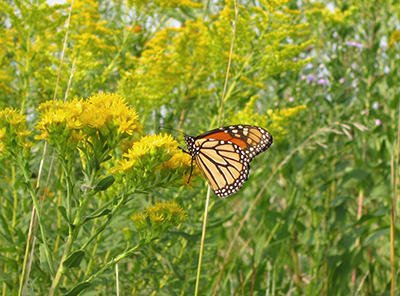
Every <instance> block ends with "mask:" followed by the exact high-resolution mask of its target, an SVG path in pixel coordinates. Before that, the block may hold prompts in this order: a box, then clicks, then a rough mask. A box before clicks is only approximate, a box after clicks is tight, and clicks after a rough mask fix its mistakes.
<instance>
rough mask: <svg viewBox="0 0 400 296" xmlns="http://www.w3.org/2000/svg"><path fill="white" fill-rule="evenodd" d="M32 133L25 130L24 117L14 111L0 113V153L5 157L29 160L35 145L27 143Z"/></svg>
mask: <svg viewBox="0 0 400 296" xmlns="http://www.w3.org/2000/svg"><path fill="white" fill-rule="evenodd" d="M31 134H32V132H31V131H29V130H27V126H26V116H24V115H22V114H21V113H20V111H18V110H16V109H10V108H6V109H4V110H2V111H0V148H1V149H0V153H1V154H3V155H5V156H6V157H11V158H13V159H15V158H18V159H19V160H21V159H22V158H24V159H29V156H30V151H31V148H32V147H33V146H34V145H35V143H33V142H30V141H27V137H28V136H29V135H31Z"/></svg>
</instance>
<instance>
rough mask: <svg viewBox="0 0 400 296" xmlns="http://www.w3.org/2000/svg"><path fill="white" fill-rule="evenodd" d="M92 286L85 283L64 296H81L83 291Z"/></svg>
mask: <svg viewBox="0 0 400 296" xmlns="http://www.w3.org/2000/svg"><path fill="white" fill-rule="evenodd" d="M91 285H92V284H91V283H88V282H83V283H80V284H77V285H76V286H75V287H73V288H72V289H71V290H70V291H69V292H68V293H65V294H64V295H63V296H76V295H79V293H80V292H82V291H83V290H85V289H87V288H89V287H90V286H91Z"/></svg>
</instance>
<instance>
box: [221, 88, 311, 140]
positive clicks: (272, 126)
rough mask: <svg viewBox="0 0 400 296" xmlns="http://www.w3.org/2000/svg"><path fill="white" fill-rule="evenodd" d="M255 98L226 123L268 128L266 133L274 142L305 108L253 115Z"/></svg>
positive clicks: (281, 137)
mask: <svg viewBox="0 0 400 296" xmlns="http://www.w3.org/2000/svg"><path fill="white" fill-rule="evenodd" d="M257 98H258V95H256V96H253V97H251V98H250V101H249V102H247V104H246V106H245V108H244V109H243V110H240V111H238V112H237V113H235V114H234V115H232V116H231V117H230V118H229V119H228V121H229V123H230V124H242V123H243V122H246V123H248V124H253V125H258V126H262V127H268V131H269V132H270V133H271V134H273V135H274V141H280V140H282V139H283V136H284V135H285V134H286V133H287V130H286V129H285V128H286V127H287V126H288V125H289V124H290V122H291V119H292V118H293V117H295V116H296V115H297V114H298V113H299V112H300V111H301V110H304V109H306V108H307V107H306V106H304V105H301V106H297V107H294V108H285V109H277V110H268V111H267V114H268V115H261V114H259V113H254V109H255V103H256V101H257Z"/></svg>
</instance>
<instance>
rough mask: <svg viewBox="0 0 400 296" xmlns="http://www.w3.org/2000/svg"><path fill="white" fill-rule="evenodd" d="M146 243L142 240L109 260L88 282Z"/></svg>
mask: <svg viewBox="0 0 400 296" xmlns="http://www.w3.org/2000/svg"><path fill="white" fill-rule="evenodd" d="M144 245H146V244H145V243H144V242H141V243H139V244H138V245H136V246H135V247H133V248H132V249H130V250H128V251H126V252H124V253H122V254H120V255H118V256H117V257H115V258H114V259H112V260H111V261H109V262H107V263H106V264H105V265H104V266H103V267H102V268H101V269H100V270H99V271H98V272H96V273H95V274H94V275H92V276H91V277H89V278H88V279H87V281H86V282H91V281H93V280H94V279H95V278H97V277H98V276H100V275H102V274H103V273H104V272H105V271H107V270H108V269H109V268H110V267H112V266H114V265H115V264H117V263H118V262H119V261H121V260H122V259H124V258H126V257H128V256H129V255H131V254H132V253H134V252H137V251H138V250H139V249H140V248H141V247H143V246H144Z"/></svg>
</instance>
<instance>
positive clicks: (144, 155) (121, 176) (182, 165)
mask: <svg viewBox="0 0 400 296" xmlns="http://www.w3.org/2000/svg"><path fill="white" fill-rule="evenodd" d="M124 148H125V149H127V152H125V153H124V154H123V156H124V159H123V160H121V161H120V162H119V164H118V166H117V167H115V168H113V169H112V170H111V172H112V174H113V175H114V176H115V178H116V180H117V181H120V182H121V181H122V180H126V182H128V183H127V184H126V185H127V186H128V187H129V188H131V187H134V188H136V189H152V188H156V187H160V186H162V187H170V186H181V185H189V184H188V181H189V180H188V179H189V175H190V172H191V169H192V163H191V157H190V156H189V155H188V154H186V153H183V152H182V151H181V150H180V149H179V147H178V142H177V141H175V140H174V139H173V138H172V136H171V135H162V134H158V135H152V136H144V137H142V138H141V139H140V140H139V141H137V142H133V144H132V145H131V147H130V148H127V147H126V143H124ZM198 175H199V171H198V169H193V172H192V176H191V180H194V179H195V178H196V177H197V176H198ZM182 176H183V178H182Z"/></svg>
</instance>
